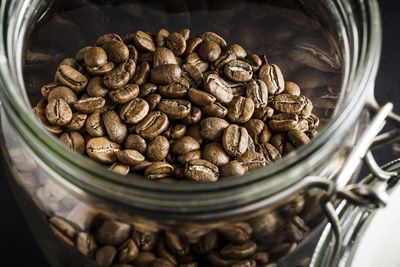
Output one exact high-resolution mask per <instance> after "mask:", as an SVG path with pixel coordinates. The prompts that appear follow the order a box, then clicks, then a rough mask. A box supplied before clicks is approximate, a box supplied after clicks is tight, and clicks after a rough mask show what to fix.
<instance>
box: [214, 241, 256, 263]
mask: <svg viewBox="0 0 400 267" xmlns="http://www.w3.org/2000/svg"><path fill="white" fill-rule="evenodd" d="M256 249H257V245H256V244H255V243H254V242H252V241H248V242H246V243H244V244H243V245H233V244H231V245H227V246H226V247H224V248H223V249H222V250H221V256H223V257H226V258H229V259H237V260H242V259H245V258H247V257H250V256H251V255H252V254H254V253H255V252H256Z"/></svg>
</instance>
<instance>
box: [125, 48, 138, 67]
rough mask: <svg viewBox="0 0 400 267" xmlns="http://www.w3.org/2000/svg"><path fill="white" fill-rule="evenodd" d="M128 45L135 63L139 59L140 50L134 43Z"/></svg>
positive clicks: (130, 56)
mask: <svg viewBox="0 0 400 267" xmlns="http://www.w3.org/2000/svg"><path fill="white" fill-rule="evenodd" d="M126 47H128V50H129V59H132V60H133V62H135V64H137V63H138V61H139V52H138V51H137V49H136V48H135V47H134V46H133V45H129V44H128V45H126Z"/></svg>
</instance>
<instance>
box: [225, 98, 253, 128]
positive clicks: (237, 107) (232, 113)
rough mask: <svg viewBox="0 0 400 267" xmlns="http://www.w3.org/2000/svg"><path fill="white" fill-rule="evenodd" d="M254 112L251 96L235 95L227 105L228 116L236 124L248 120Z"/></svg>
mask: <svg viewBox="0 0 400 267" xmlns="http://www.w3.org/2000/svg"><path fill="white" fill-rule="evenodd" d="M253 113H254V102H253V100H251V98H245V97H242V96H237V97H235V98H233V99H232V101H231V102H230V103H229V105H228V118H229V119H230V120H231V121H232V122H233V123H237V124H243V123H246V122H248V121H249V120H250V119H251V117H252V116H253Z"/></svg>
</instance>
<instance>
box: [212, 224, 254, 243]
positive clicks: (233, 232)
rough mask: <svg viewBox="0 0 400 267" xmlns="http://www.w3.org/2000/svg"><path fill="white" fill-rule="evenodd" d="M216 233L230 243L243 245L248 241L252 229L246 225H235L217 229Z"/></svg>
mask: <svg viewBox="0 0 400 267" xmlns="http://www.w3.org/2000/svg"><path fill="white" fill-rule="evenodd" d="M218 232H219V233H220V234H221V235H222V236H223V237H224V238H225V239H226V240H228V241H230V242H233V243H235V244H244V243H246V242H247V241H249V239H250V236H251V234H252V232H253V229H252V228H251V226H250V225H249V224H248V223H235V224H228V225H224V226H223V227H220V228H218Z"/></svg>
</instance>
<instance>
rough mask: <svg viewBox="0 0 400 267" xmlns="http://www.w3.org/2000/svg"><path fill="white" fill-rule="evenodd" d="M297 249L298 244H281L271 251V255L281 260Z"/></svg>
mask: <svg viewBox="0 0 400 267" xmlns="http://www.w3.org/2000/svg"><path fill="white" fill-rule="evenodd" d="M296 248H297V243H295V242H293V243H281V244H277V245H275V246H274V247H272V248H271V249H270V254H271V255H272V257H273V258H281V257H283V256H285V255H287V254H289V253H290V252H293V251H295V250H296Z"/></svg>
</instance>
